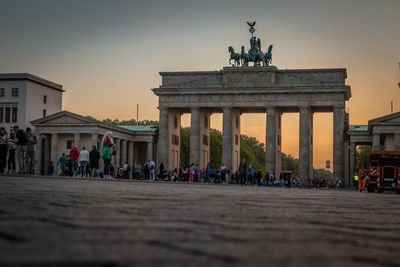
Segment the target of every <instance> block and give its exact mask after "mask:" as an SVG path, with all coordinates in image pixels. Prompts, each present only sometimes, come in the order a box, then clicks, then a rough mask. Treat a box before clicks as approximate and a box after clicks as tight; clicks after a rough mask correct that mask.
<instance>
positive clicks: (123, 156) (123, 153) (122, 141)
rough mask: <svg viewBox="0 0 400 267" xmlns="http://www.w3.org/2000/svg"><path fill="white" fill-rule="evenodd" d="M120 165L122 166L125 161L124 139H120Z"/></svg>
mask: <svg viewBox="0 0 400 267" xmlns="http://www.w3.org/2000/svg"><path fill="white" fill-rule="evenodd" d="M120 144H121V165H120V166H123V165H124V164H125V162H126V152H127V145H126V140H121V143H120Z"/></svg>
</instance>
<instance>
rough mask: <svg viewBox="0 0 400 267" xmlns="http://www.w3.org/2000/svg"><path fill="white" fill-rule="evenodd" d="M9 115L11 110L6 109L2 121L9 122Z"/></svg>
mask: <svg viewBox="0 0 400 267" xmlns="http://www.w3.org/2000/svg"><path fill="white" fill-rule="evenodd" d="M10 115H11V108H10V107H6V118H5V119H4V121H5V122H10Z"/></svg>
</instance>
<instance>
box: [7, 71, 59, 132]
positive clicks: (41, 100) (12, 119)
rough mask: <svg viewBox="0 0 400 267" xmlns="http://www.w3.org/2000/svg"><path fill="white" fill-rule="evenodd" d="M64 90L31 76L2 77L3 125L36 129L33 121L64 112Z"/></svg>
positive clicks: (15, 74) (55, 84)
mask: <svg viewBox="0 0 400 267" xmlns="http://www.w3.org/2000/svg"><path fill="white" fill-rule="evenodd" d="M63 92H64V90H63V86H62V85H60V84H58V83H55V82H52V81H49V80H46V79H43V78H40V77H37V76H35V75H32V74H29V73H1V74H0V125H1V126H2V127H5V128H6V129H7V130H8V129H10V128H11V127H12V126H14V125H18V126H19V127H20V128H22V129H26V128H27V127H32V125H31V123H30V121H32V120H35V119H38V118H43V117H46V116H48V115H51V114H53V113H56V112H59V111H61V109H62V94H63Z"/></svg>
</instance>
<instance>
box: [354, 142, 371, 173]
mask: <svg viewBox="0 0 400 267" xmlns="http://www.w3.org/2000/svg"><path fill="white" fill-rule="evenodd" d="M370 153H371V146H358V147H357V149H356V160H357V169H358V170H361V169H362V168H365V167H367V166H368V160H369V154H370Z"/></svg>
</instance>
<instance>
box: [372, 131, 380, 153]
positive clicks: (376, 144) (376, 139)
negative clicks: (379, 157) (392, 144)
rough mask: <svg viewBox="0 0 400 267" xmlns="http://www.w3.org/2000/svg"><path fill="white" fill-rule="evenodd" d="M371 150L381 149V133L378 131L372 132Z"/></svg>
mask: <svg viewBox="0 0 400 267" xmlns="http://www.w3.org/2000/svg"><path fill="white" fill-rule="evenodd" d="M372 150H375V151H379V150H381V135H380V134H379V133H373V137H372Z"/></svg>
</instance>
